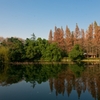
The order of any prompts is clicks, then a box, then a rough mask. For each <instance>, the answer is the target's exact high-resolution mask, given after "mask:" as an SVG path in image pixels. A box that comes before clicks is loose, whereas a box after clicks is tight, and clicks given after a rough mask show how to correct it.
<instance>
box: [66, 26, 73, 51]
mask: <svg viewBox="0 0 100 100" xmlns="http://www.w3.org/2000/svg"><path fill="white" fill-rule="evenodd" d="M71 37H72V34H71V32H70V29H69V28H68V26H66V30H65V43H66V50H67V52H68V53H69V52H70V50H71V49H72V38H71Z"/></svg>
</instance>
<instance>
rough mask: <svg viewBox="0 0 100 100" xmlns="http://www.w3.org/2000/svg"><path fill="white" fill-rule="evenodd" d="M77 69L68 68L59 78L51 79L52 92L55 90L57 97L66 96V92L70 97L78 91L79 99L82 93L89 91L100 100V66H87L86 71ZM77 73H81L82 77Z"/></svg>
mask: <svg viewBox="0 0 100 100" xmlns="http://www.w3.org/2000/svg"><path fill="white" fill-rule="evenodd" d="M73 66H75V65H73ZM77 67H78V66H77ZM77 67H74V69H73V67H72V66H69V67H66V70H65V71H62V72H61V73H60V74H59V75H58V77H57V78H50V80H49V84H50V89H51V91H53V90H54V89H55V90H56V95H58V94H62V95H64V93H65V92H66V93H67V94H68V96H70V94H71V92H72V90H76V92H77V94H78V98H80V96H81V93H82V92H85V91H86V90H88V91H89V92H90V93H91V95H92V96H93V98H95V99H98V100H100V66H99V65H97V64H95V65H93V66H92V67H91V66H90V65H87V67H86V68H85V70H83V68H81V67H79V68H80V69H79V68H77ZM76 68H77V69H78V70H77V69H76ZM82 71H83V72H82ZM76 72H79V73H80V77H79V76H77V73H76Z"/></svg>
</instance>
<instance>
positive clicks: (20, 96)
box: [0, 63, 100, 100]
mask: <svg viewBox="0 0 100 100" xmlns="http://www.w3.org/2000/svg"><path fill="white" fill-rule="evenodd" d="M0 100H100V64H96V63H91V64H86V63H82V64H42V65H41V64H39V65H38V64H35V65H32V64H30V65H1V66H0Z"/></svg>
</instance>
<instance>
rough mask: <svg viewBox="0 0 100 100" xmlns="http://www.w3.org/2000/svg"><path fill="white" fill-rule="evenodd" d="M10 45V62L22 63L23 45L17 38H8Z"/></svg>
mask: <svg viewBox="0 0 100 100" xmlns="http://www.w3.org/2000/svg"><path fill="white" fill-rule="evenodd" d="M9 41H10V42H11V45H10V46H9V58H10V61H22V60H23V54H24V49H23V48H24V45H23V43H22V41H20V40H18V39H17V38H10V39H9Z"/></svg>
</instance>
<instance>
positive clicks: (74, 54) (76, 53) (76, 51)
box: [69, 44, 84, 61]
mask: <svg viewBox="0 0 100 100" xmlns="http://www.w3.org/2000/svg"><path fill="white" fill-rule="evenodd" d="M83 57H84V55H83V51H82V49H81V48H80V46H79V45H77V44H76V45H75V46H74V47H73V49H72V50H71V51H70V53H69V58H70V59H71V60H75V61H76V60H77V61H78V60H81V59H83Z"/></svg>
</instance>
